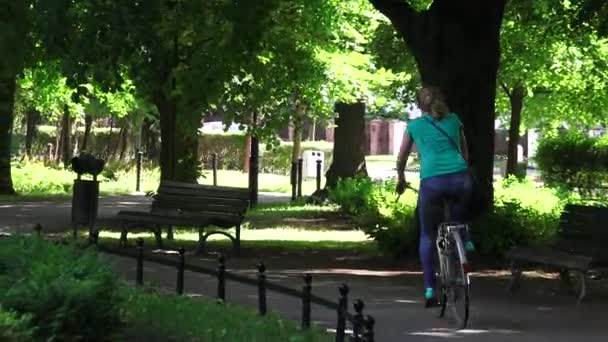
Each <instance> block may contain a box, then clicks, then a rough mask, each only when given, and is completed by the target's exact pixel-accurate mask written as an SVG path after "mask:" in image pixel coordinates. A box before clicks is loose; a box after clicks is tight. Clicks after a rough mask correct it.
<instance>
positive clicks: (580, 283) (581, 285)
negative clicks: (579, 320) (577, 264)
mask: <svg viewBox="0 0 608 342" xmlns="http://www.w3.org/2000/svg"><path fill="white" fill-rule="evenodd" d="M572 273H573V274H574V276H575V278H576V287H575V290H574V292H575V294H576V295H577V297H578V298H577V302H578V303H581V302H582V301H583V299H584V298H585V296H586V295H587V274H586V273H585V272H582V271H573V272H572Z"/></svg>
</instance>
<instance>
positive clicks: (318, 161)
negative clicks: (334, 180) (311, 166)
mask: <svg viewBox="0 0 608 342" xmlns="http://www.w3.org/2000/svg"><path fill="white" fill-rule="evenodd" d="M321 163H322V160H321V159H318V160H317V191H319V190H321Z"/></svg>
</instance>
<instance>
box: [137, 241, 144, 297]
mask: <svg viewBox="0 0 608 342" xmlns="http://www.w3.org/2000/svg"><path fill="white" fill-rule="evenodd" d="M136 248H137V268H136V269H135V283H136V284H137V285H138V286H142V285H143V284H144V239H142V238H139V239H137V247H136Z"/></svg>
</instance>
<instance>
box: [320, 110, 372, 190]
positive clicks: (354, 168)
mask: <svg viewBox="0 0 608 342" xmlns="http://www.w3.org/2000/svg"><path fill="white" fill-rule="evenodd" d="M336 112H337V113H338V117H337V118H336V126H337V127H336V129H335V133H334V134H335V138H334V152H333V161H332V163H331V166H330V168H329V170H328V171H327V175H326V177H327V180H326V184H325V186H326V187H327V188H329V189H331V188H334V187H335V186H336V185H337V184H338V180H339V179H341V178H352V177H355V176H357V175H364V176H367V169H366V167H365V146H364V141H365V103H363V102H359V103H336Z"/></svg>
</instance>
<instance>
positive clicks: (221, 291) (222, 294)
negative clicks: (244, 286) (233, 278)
mask: <svg viewBox="0 0 608 342" xmlns="http://www.w3.org/2000/svg"><path fill="white" fill-rule="evenodd" d="M217 260H218V262H219V266H218V267H217V299H218V300H220V301H221V303H225V302H226V258H225V257H224V255H223V254H220V256H219V257H218V258H217Z"/></svg>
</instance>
